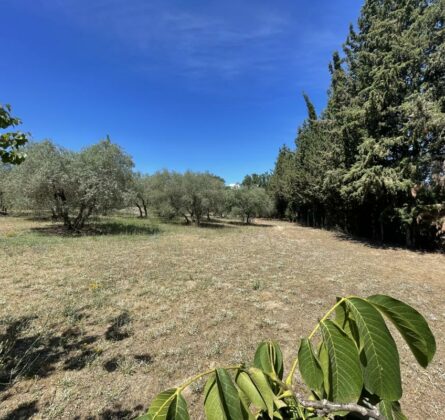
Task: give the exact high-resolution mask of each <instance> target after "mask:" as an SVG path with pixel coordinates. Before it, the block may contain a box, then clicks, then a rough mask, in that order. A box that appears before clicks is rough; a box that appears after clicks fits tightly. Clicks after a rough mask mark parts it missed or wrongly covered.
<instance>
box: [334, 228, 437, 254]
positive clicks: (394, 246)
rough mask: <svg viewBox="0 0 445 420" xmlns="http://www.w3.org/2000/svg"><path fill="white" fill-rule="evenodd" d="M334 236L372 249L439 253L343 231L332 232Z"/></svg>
mask: <svg viewBox="0 0 445 420" xmlns="http://www.w3.org/2000/svg"><path fill="white" fill-rule="evenodd" d="M334 236H335V238H336V239H339V240H340V241H347V242H352V243H356V244H361V245H365V246H367V247H369V248H373V249H386V250H394V251H410V252H415V253H418V254H433V253H440V251H438V250H434V249H422V248H409V247H407V246H404V245H401V244H398V243H392V242H382V241H378V240H373V239H369V238H363V237H359V236H354V235H351V234H348V233H344V232H339V231H337V232H334Z"/></svg>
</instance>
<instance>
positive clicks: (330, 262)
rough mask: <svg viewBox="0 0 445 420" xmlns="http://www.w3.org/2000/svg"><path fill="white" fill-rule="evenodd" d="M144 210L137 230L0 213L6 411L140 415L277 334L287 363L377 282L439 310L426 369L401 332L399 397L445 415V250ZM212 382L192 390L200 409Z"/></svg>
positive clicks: (413, 411) (375, 289)
mask: <svg viewBox="0 0 445 420" xmlns="http://www.w3.org/2000/svg"><path fill="white" fill-rule="evenodd" d="M125 223H127V224H129V225H131V223H133V222H132V221H131V220H130V221H129V220H128V219H125ZM134 223H136V221H135V222H134ZM137 223H138V224H139V227H140V228H141V229H140V231H138V232H137V234H127V233H126V231H125V229H124V230H122V231H121V232H120V233H119V232H118V233H113V234H107V235H101V236H84V237H65V236H60V235H57V234H53V233H52V231H51V224H50V223H49V222H42V221H30V220H26V219H23V218H12V217H8V218H1V219H0V287H1V293H0V334H3V336H5V334H9V335H10V336H11V339H10V341H11V342H12V341H13V342H14V343H13V344H11V346H12V349H13V351H14V352H15V355H14V356H13V357H15V358H16V360H15V362H19V363H18V366H19V369H18V371H17V372H12V373H11V372H9V373H10V374H11V378H10V381H8V383H6V384H4V385H0V418H1V417H2V416H3V417H4V418H6V419H8V418H10V419H12V418H20V416H24V417H22V418H27V417H30V416H34V417H33V418H44V419H51V418H64V419H74V418H78V419H86V418H97V419H112V418H116V419H117V418H119V419H122V418H133V417H134V416H135V415H136V414H138V413H140V412H142V410H143V409H144V408H146V407H147V404H148V403H149V401H150V399H151V398H152V397H153V396H154V395H155V394H156V393H157V392H159V391H160V390H161V389H165V388H168V387H171V386H174V385H177V384H179V383H181V382H182V381H183V380H184V379H186V378H187V377H188V376H190V375H192V374H194V373H196V372H200V371H202V370H204V369H207V368H208V367H209V366H214V365H215V364H217V365H226V364H233V363H238V362H243V361H249V360H251V358H252V357H253V353H254V351H255V348H256V345H257V343H259V342H260V341H261V340H263V339H266V338H272V339H276V340H277V341H279V342H280V344H281V346H282V349H283V351H284V353H285V358H286V362H287V366H288V367H289V363H290V360H291V359H292V357H294V356H295V353H296V350H297V346H298V341H299V338H300V337H302V336H303V335H307V334H308V333H309V332H310V331H311V330H312V328H313V326H314V325H315V323H316V322H317V319H318V318H319V317H321V316H322V315H323V313H324V312H325V311H326V310H327V309H328V308H329V307H330V306H331V305H332V304H333V303H334V302H335V298H336V296H345V295H351V294H355V295H360V296H368V295H371V294H375V293H386V294H390V295H392V296H394V297H396V298H399V299H402V300H404V301H406V302H408V303H410V304H411V305H413V306H414V307H415V308H417V309H418V310H419V311H420V312H421V313H423V314H424V315H425V316H426V318H427V319H428V321H429V323H430V326H431V328H432V330H433V332H434V334H435V336H436V339H437V343H438V351H437V355H436V358H435V361H434V363H433V364H432V365H431V367H430V368H429V369H428V370H423V369H421V368H419V367H417V366H416V363H415V360H414V358H413V357H412V356H411V354H410V353H409V350H408V349H407V347H406V346H405V345H401V358H402V370H403V381H404V390H405V393H404V398H403V401H402V402H403V406H404V409H405V411H406V412H407V414H408V415H409V417H410V418H413V419H420V418H434V419H436V418H437V419H438V418H441V417H442V415H443V414H442V413H443V412H445V394H444V389H445V369H444V364H443V363H444V356H445V349H444V337H445V330H444V328H443V322H444V320H445V307H444V297H445V282H444V281H445V257H444V256H443V255H440V254H428V253H421V252H412V251H409V250H403V249H391V248H379V247H373V246H370V245H369V244H366V243H361V242H357V241H351V240H347V239H345V238H342V237H340V236H339V235H337V234H335V233H333V232H326V231H321V230H315V229H309V228H303V227H298V226H296V225H293V224H290V223H285V222H275V221H273V222H271V221H267V222H266V221H259V222H258V224H259V225H258V226H252V227H243V226H236V225H229V224H224V225H223V224H216V226H222V227H221V228H195V227H186V226H168V225H161V226H160V232H159V233H155V234H153V232H151V231H149V230H147V232H145V231H144V226H145V225H144V223H146V222H142V221H137ZM147 223H148V224H150V223H151V224H152V222H147ZM45 228H49V230H45ZM38 229H43V230H41V231H39V230H38ZM398 342H399V343H401V342H400V340H398ZM11 357H12V356H11ZM0 368H1V367H0ZM3 379H4V378H3ZM3 382H5V381H4V380H3ZM201 390H202V384H197V385H196V386H194V387H193V388H192V389H191V390H190V391H189V392H188V399H189V401H190V403H191V406H192V411H193V413H194V416H193V418H201V417H200V414H199V411H197V402H198V401H199V398H200V393H201ZM8 416H9V417H8Z"/></svg>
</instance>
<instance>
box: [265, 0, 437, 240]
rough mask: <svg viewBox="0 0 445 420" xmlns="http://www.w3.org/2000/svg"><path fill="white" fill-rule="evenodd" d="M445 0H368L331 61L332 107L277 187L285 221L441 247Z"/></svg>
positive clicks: (311, 119) (277, 174)
mask: <svg viewBox="0 0 445 420" xmlns="http://www.w3.org/2000/svg"><path fill="white" fill-rule="evenodd" d="M444 21H445V0H367V1H366V2H365V4H364V6H363V8H362V11H361V15H360V17H359V21H358V25H357V26H356V27H353V26H351V28H350V32H349V35H348V37H347V40H346V42H345V44H344V45H343V53H342V54H339V53H338V52H336V53H334V55H333V58H332V62H331V64H330V66H329V69H330V73H331V76H332V79H331V85H330V89H329V94H328V95H329V96H328V103H327V107H326V109H325V110H324V111H323V112H322V113H321V115H317V113H316V110H315V108H314V106H313V104H312V103H311V101H310V99H309V98H308V97H307V96H306V95H305V96H304V98H305V101H306V105H307V109H308V117H307V119H306V121H305V122H304V123H303V125H302V126H301V127H300V128H299V130H298V135H297V138H296V148H295V150H291V149H289V148H287V147H282V148H281V149H280V152H279V155H278V158H277V161H276V165H275V169H274V171H273V175H272V177H271V180H270V186H269V187H270V191H271V193H272V195H273V197H274V199H275V206H276V211H277V214H278V216H280V217H289V218H296V219H298V220H300V221H301V222H303V223H306V224H308V225H310V226H319V227H326V228H332V227H338V228H341V229H343V230H344V231H346V232H349V233H352V234H355V235H359V236H365V237H369V238H373V239H378V240H384V241H391V242H394V241H395V242H399V243H400V242H402V243H406V245H408V246H419V247H432V246H437V245H440V244H441V245H443V241H444V231H445V205H444V203H445V27H444Z"/></svg>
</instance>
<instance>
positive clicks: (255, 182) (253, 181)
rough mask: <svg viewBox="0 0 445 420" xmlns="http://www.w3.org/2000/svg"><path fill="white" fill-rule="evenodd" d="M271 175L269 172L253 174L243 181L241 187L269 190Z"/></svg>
mask: <svg viewBox="0 0 445 420" xmlns="http://www.w3.org/2000/svg"><path fill="white" fill-rule="evenodd" d="M270 177H271V174H270V173H269V172H264V173H262V174H256V173H253V174H251V175H246V176H245V177H244V179H243V182H242V183H241V185H242V186H243V187H247V188H250V187H259V188H265V189H267V188H268V187H269V182H270Z"/></svg>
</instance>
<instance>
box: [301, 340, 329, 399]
mask: <svg viewBox="0 0 445 420" xmlns="http://www.w3.org/2000/svg"><path fill="white" fill-rule="evenodd" d="M298 365H299V369H300V373H301V376H302V377H303V380H304V382H305V383H306V385H307V386H308V387H309V388H311V389H312V390H314V391H315V392H316V393H317V394H318V395H320V396H322V395H321V394H323V392H322V389H323V370H322V369H321V366H320V362H319V361H318V358H317V356H316V355H315V352H314V349H313V347H312V343H311V342H310V340H308V339H307V338H303V339H302V340H301V344H300V349H299V350H298Z"/></svg>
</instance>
